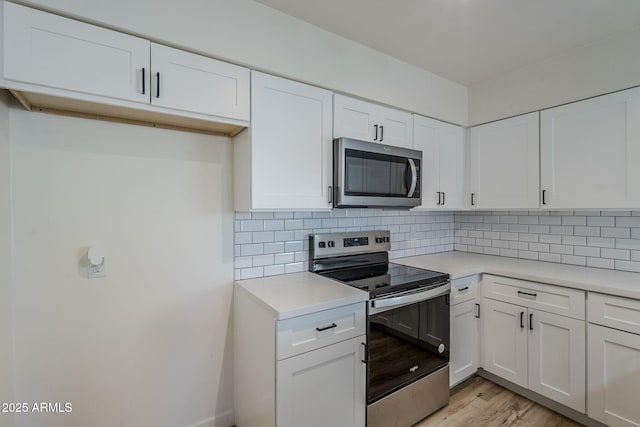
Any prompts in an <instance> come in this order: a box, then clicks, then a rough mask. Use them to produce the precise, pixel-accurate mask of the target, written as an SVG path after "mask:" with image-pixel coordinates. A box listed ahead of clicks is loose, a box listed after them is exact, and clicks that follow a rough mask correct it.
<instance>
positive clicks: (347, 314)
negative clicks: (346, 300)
mask: <svg viewBox="0 0 640 427" xmlns="http://www.w3.org/2000/svg"><path fill="white" fill-rule="evenodd" d="M365 333H366V312H365V303H357V304H351V305H345V306H343V307H337V308H333V309H331V310H324V311H319V312H317V313H312V314H307V315H305V316H299V317H294V318H291V319H287V320H281V321H279V322H278V325H277V334H278V337H277V345H276V349H277V350H276V351H277V353H276V358H277V360H282V359H286V358H288V357H291V356H295V355H296V354H301V353H305V352H307V351H311V350H315V349H317V348H321V347H324V346H327V345H330V344H334V343H337V342H340V341H344V340H347V339H350V338H353V337H357V336H359V335H363V334H365Z"/></svg>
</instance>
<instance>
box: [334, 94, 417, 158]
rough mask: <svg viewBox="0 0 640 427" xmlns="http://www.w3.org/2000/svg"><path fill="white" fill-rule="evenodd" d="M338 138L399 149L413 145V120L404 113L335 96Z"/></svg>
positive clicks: (335, 129)
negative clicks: (376, 143) (377, 143)
mask: <svg viewBox="0 0 640 427" xmlns="http://www.w3.org/2000/svg"><path fill="white" fill-rule="evenodd" d="M333 103H334V105H333V114H334V119H333V120H334V129H333V136H334V137H335V138H341V137H344V138H353V139H359V140H362V141H370V142H379V143H382V144H387V145H393V146H396V147H405V148H411V146H412V145H413V116H412V115H411V113H407V112H405V111H400V110H395V109H393V108H388V107H383V106H381V105H377V104H373V103H371V102H366V101H362V100H359V99H355V98H349V97H347V96H343V95H338V94H336V95H334V97H333Z"/></svg>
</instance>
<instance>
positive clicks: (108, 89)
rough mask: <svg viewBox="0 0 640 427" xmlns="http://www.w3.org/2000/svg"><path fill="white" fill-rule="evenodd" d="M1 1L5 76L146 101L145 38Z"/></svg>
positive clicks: (147, 76)
mask: <svg viewBox="0 0 640 427" xmlns="http://www.w3.org/2000/svg"><path fill="white" fill-rule="evenodd" d="M0 7H4V40H3V44H4V78H5V79H7V80H12V81H13V82H16V83H18V84H20V83H24V84H34V85H38V86H42V87H45V88H51V89H66V90H72V91H75V92H80V93H84V94H94V95H100V96H105V97H109V98H115V99H121V100H127V101H133V102H141V103H149V90H148V86H149V73H150V72H151V70H150V60H149V48H150V47H149V46H150V43H149V41H148V40H144V39H141V38H138V37H132V36H129V35H126V34H122V33H118V32H116V31H111V30H107V29H104V28H100V27H97V26H94V25H89V24H85V23H83V22H78V21H74V20H72V19H67V18H63V17H60V16H56V15H52V14H50V13H44V12H40V11H37V10H33V9H29V8H27V7H24V6H19V5H16V4H13V3H6V2H5V3H4V4H3V5H1V4H0ZM143 75H144V81H145V85H146V86H147V87H146V88H143Z"/></svg>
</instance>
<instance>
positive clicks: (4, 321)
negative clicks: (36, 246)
mask: <svg viewBox="0 0 640 427" xmlns="http://www.w3.org/2000/svg"><path fill="white" fill-rule="evenodd" d="M9 104H10V95H9V93H8V92H7V91H4V90H0V341H1V342H2V343H3V344H2V346H0V402H11V401H12V400H13V319H12V317H13V307H12V306H13V297H12V288H11V287H12V283H11V264H12V263H11V156H10V154H11V152H10V145H9V144H10V142H9ZM11 426H13V416H12V415H11V414H1V416H0V427H11Z"/></svg>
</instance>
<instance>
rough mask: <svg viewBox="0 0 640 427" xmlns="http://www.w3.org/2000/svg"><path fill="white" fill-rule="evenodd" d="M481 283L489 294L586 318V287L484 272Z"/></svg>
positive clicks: (485, 292)
mask: <svg viewBox="0 0 640 427" xmlns="http://www.w3.org/2000/svg"><path fill="white" fill-rule="evenodd" d="M482 283H483V289H484V296H485V297H487V298H492V299H496V300H499V301H505V302H509V303H512V304H518V305H521V306H525V307H531V308H535V309H538V310H542V311H546V312H549V313H556V314H560V315H563V316H568V317H573V318H575V319H580V320H584V318H585V293H584V291H579V290H577V289H568V288H563V287H561V286H553V285H545V284H543V283H537V282H529V281H526V280H518V279H511V278H508V277H500V276H492V275H490V274H485V275H484V276H483V278H482Z"/></svg>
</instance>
